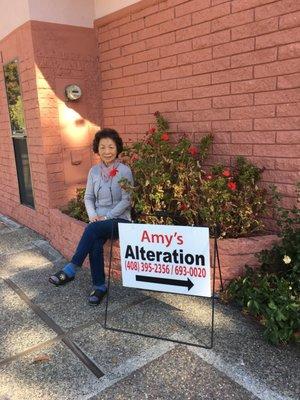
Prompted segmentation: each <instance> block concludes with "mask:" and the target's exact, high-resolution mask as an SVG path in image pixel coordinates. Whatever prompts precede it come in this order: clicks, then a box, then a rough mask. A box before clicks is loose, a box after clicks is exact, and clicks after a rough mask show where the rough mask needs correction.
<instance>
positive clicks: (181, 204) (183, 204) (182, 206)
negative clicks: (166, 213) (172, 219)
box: [180, 203, 187, 211]
mask: <svg viewBox="0 0 300 400" xmlns="http://www.w3.org/2000/svg"><path fill="white" fill-rule="evenodd" d="M186 209H187V205H186V204H185V203H180V210H182V211H184V210H186Z"/></svg>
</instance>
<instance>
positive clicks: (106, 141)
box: [98, 138, 117, 164]
mask: <svg viewBox="0 0 300 400" xmlns="http://www.w3.org/2000/svg"><path fill="white" fill-rule="evenodd" d="M98 152H99V156H100V158H101V161H103V162H104V163H105V164H111V163H112V162H114V161H115V159H116V157H117V146H116V143H115V142H114V141H113V140H112V139H110V138H103V139H101V140H100V142H99V147H98Z"/></svg>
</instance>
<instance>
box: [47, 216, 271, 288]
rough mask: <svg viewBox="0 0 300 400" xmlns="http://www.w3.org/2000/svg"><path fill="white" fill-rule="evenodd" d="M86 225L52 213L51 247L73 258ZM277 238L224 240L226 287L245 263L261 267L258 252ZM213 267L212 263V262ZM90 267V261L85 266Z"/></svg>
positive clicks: (115, 266) (116, 258) (116, 270)
mask: <svg viewBox="0 0 300 400" xmlns="http://www.w3.org/2000/svg"><path fill="white" fill-rule="evenodd" d="M86 225H87V224H86V223H84V222H81V221H78V220H76V219H74V218H71V217H69V216H68V215H66V214H63V213H62V212H61V211H60V210H57V209H51V210H50V237H49V238H48V239H49V241H50V243H51V245H52V246H53V247H54V248H55V249H57V250H58V251H60V252H61V253H62V254H63V256H64V257H66V258H67V259H70V258H71V257H72V255H73V253H74V252H75V249H76V247H77V244H78V242H79V240H80V238H81V235H82V234H83V231H84V229H85V227H86ZM278 240H279V238H278V236H276V235H264V236H255V237H248V238H238V239H221V240H219V242H218V247H219V255H220V263H221V268H222V278H223V282H224V284H225V286H226V285H227V284H228V283H229V281H230V280H232V279H233V278H235V277H237V276H239V275H242V274H243V273H244V272H245V264H247V265H249V266H251V267H254V268H257V267H258V266H259V263H258V260H257V258H256V257H255V253H257V252H259V251H261V250H263V249H269V248H271V247H272V245H273V243H275V242H276V241H278ZM109 251H110V242H109V241H108V242H107V243H106V244H105V248H104V252H105V260H106V265H107V266H108V261H109ZM210 251H211V254H213V240H211V242H210ZM211 264H212V262H211ZM84 266H85V267H88V266H89V261H88V260H86V261H85V263H84ZM112 271H113V276H114V277H115V278H119V277H120V275H121V272H120V251H119V242H118V241H117V240H116V241H114V243H113V258H112ZM219 287H220V280H219V273H218V270H217V271H216V289H217V290H218V289H219Z"/></svg>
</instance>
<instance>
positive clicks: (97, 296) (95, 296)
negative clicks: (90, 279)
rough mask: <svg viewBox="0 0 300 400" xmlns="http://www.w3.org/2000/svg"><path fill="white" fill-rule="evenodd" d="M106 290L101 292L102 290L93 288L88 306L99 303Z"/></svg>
mask: <svg viewBox="0 0 300 400" xmlns="http://www.w3.org/2000/svg"><path fill="white" fill-rule="evenodd" d="M106 293H107V291H105V292H103V291H102V290H99V289H95V290H93V291H92V292H91V294H90V297H89V305H90V306H97V305H98V304H100V303H101V301H102V300H103V298H104V297H105V296H106Z"/></svg>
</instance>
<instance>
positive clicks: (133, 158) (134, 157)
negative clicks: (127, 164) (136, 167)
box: [130, 154, 140, 162]
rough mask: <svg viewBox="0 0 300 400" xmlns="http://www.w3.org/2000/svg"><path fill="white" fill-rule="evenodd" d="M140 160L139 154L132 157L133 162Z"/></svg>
mask: <svg viewBox="0 0 300 400" xmlns="http://www.w3.org/2000/svg"><path fill="white" fill-rule="evenodd" d="M139 159H140V157H139V156H138V155H137V154H133V155H132V156H131V159H130V160H131V162H134V161H137V160H139Z"/></svg>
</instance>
